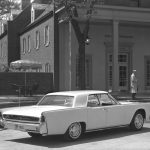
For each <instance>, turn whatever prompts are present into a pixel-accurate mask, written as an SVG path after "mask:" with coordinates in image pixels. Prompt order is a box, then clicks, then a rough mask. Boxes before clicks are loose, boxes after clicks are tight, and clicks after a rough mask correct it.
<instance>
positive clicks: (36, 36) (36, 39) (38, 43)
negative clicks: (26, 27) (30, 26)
mask: <svg viewBox="0 0 150 150" xmlns="http://www.w3.org/2000/svg"><path fill="white" fill-rule="evenodd" d="M39 47H40V32H39V31H36V32H35V48H36V49H39Z"/></svg>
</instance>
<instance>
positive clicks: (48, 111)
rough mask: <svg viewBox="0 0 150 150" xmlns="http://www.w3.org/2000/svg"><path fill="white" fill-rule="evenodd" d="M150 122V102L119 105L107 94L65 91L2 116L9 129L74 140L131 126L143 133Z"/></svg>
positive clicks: (5, 112) (37, 135)
mask: <svg viewBox="0 0 150 150" xmlns="http://www.w3.org/2000/svg"><path fill="white" fill-rule="evenodd" d="M144 120H147V121H150V103H137V102H134V103H133V102H118V101H117V100H115V99H114V98H113V97H112V96H111V95H110V94H109V93H108V92H105V91H95V90H89V91H65V92H55V93H49V94H47V95H45V96H44V97H43V98H42V99H41V100H40V101H39V103H38V104H37V105H35V106H25V107H18V108H10V109H7V110H4V111H3V113H2V120H1V122H2V124H3V125H4V127H5V128H8V129H14V130H20V131H25V132H28V134H29V135H30V136H32V137H39V136H46V135H56V134H64V137H65V138H67V139H70V140H76V139H78V138H79V137H80V136H81V135H82V134H83V133H84V132H90V131H94V130H101V129H107V128H114V127H118V126H130V127H131V128H132V129H133V130H141V129H142V127H143V124H144Z"/></svg>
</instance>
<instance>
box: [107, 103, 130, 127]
mask: <svg viewBox="0 0 150 150" xmlns="http://www.w3.org/2000/svg"><path fill="white" fill-rule="evenodd" d="M105 107H106V108H105V109H106V110H107V122H106V124H107V127H114V126H121V125H127V124H129V121H128V120H127V116H126V114H127V107H126V106H125V105H112V106H105Z"/></svg>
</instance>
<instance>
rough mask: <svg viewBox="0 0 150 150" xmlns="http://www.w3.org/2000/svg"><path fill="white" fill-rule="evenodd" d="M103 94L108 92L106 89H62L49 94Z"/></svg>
mask: <svg viewBox="0 0 150 150" xmlns="http://www.w3.org/2000/svg"><path fill="white" fill-rule="evenodd" d="M98 93H99V94H101V93H108V92H106V91H99V90H79V91H61V92H54V93H48V94H47V95H70V96H77V95H84V94H87V95H88V94H98Z"/></svg>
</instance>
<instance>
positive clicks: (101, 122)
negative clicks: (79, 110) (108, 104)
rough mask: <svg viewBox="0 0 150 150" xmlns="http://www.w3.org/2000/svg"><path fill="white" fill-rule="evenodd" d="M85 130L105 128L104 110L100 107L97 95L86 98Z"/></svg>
mask: <svg viewBox="0 0 150 150" xmlns="http://www.w3.org/2000/svg"><path fill="white" fill-rule="evenodd" d="M87 109H88V110H87V130H92V129H99V128H104V127H106V110H105V108H103V107H101V105H100V102H99V99H98V96H97V94H91V95H89V96H88V102H87Z"/></svg>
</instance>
